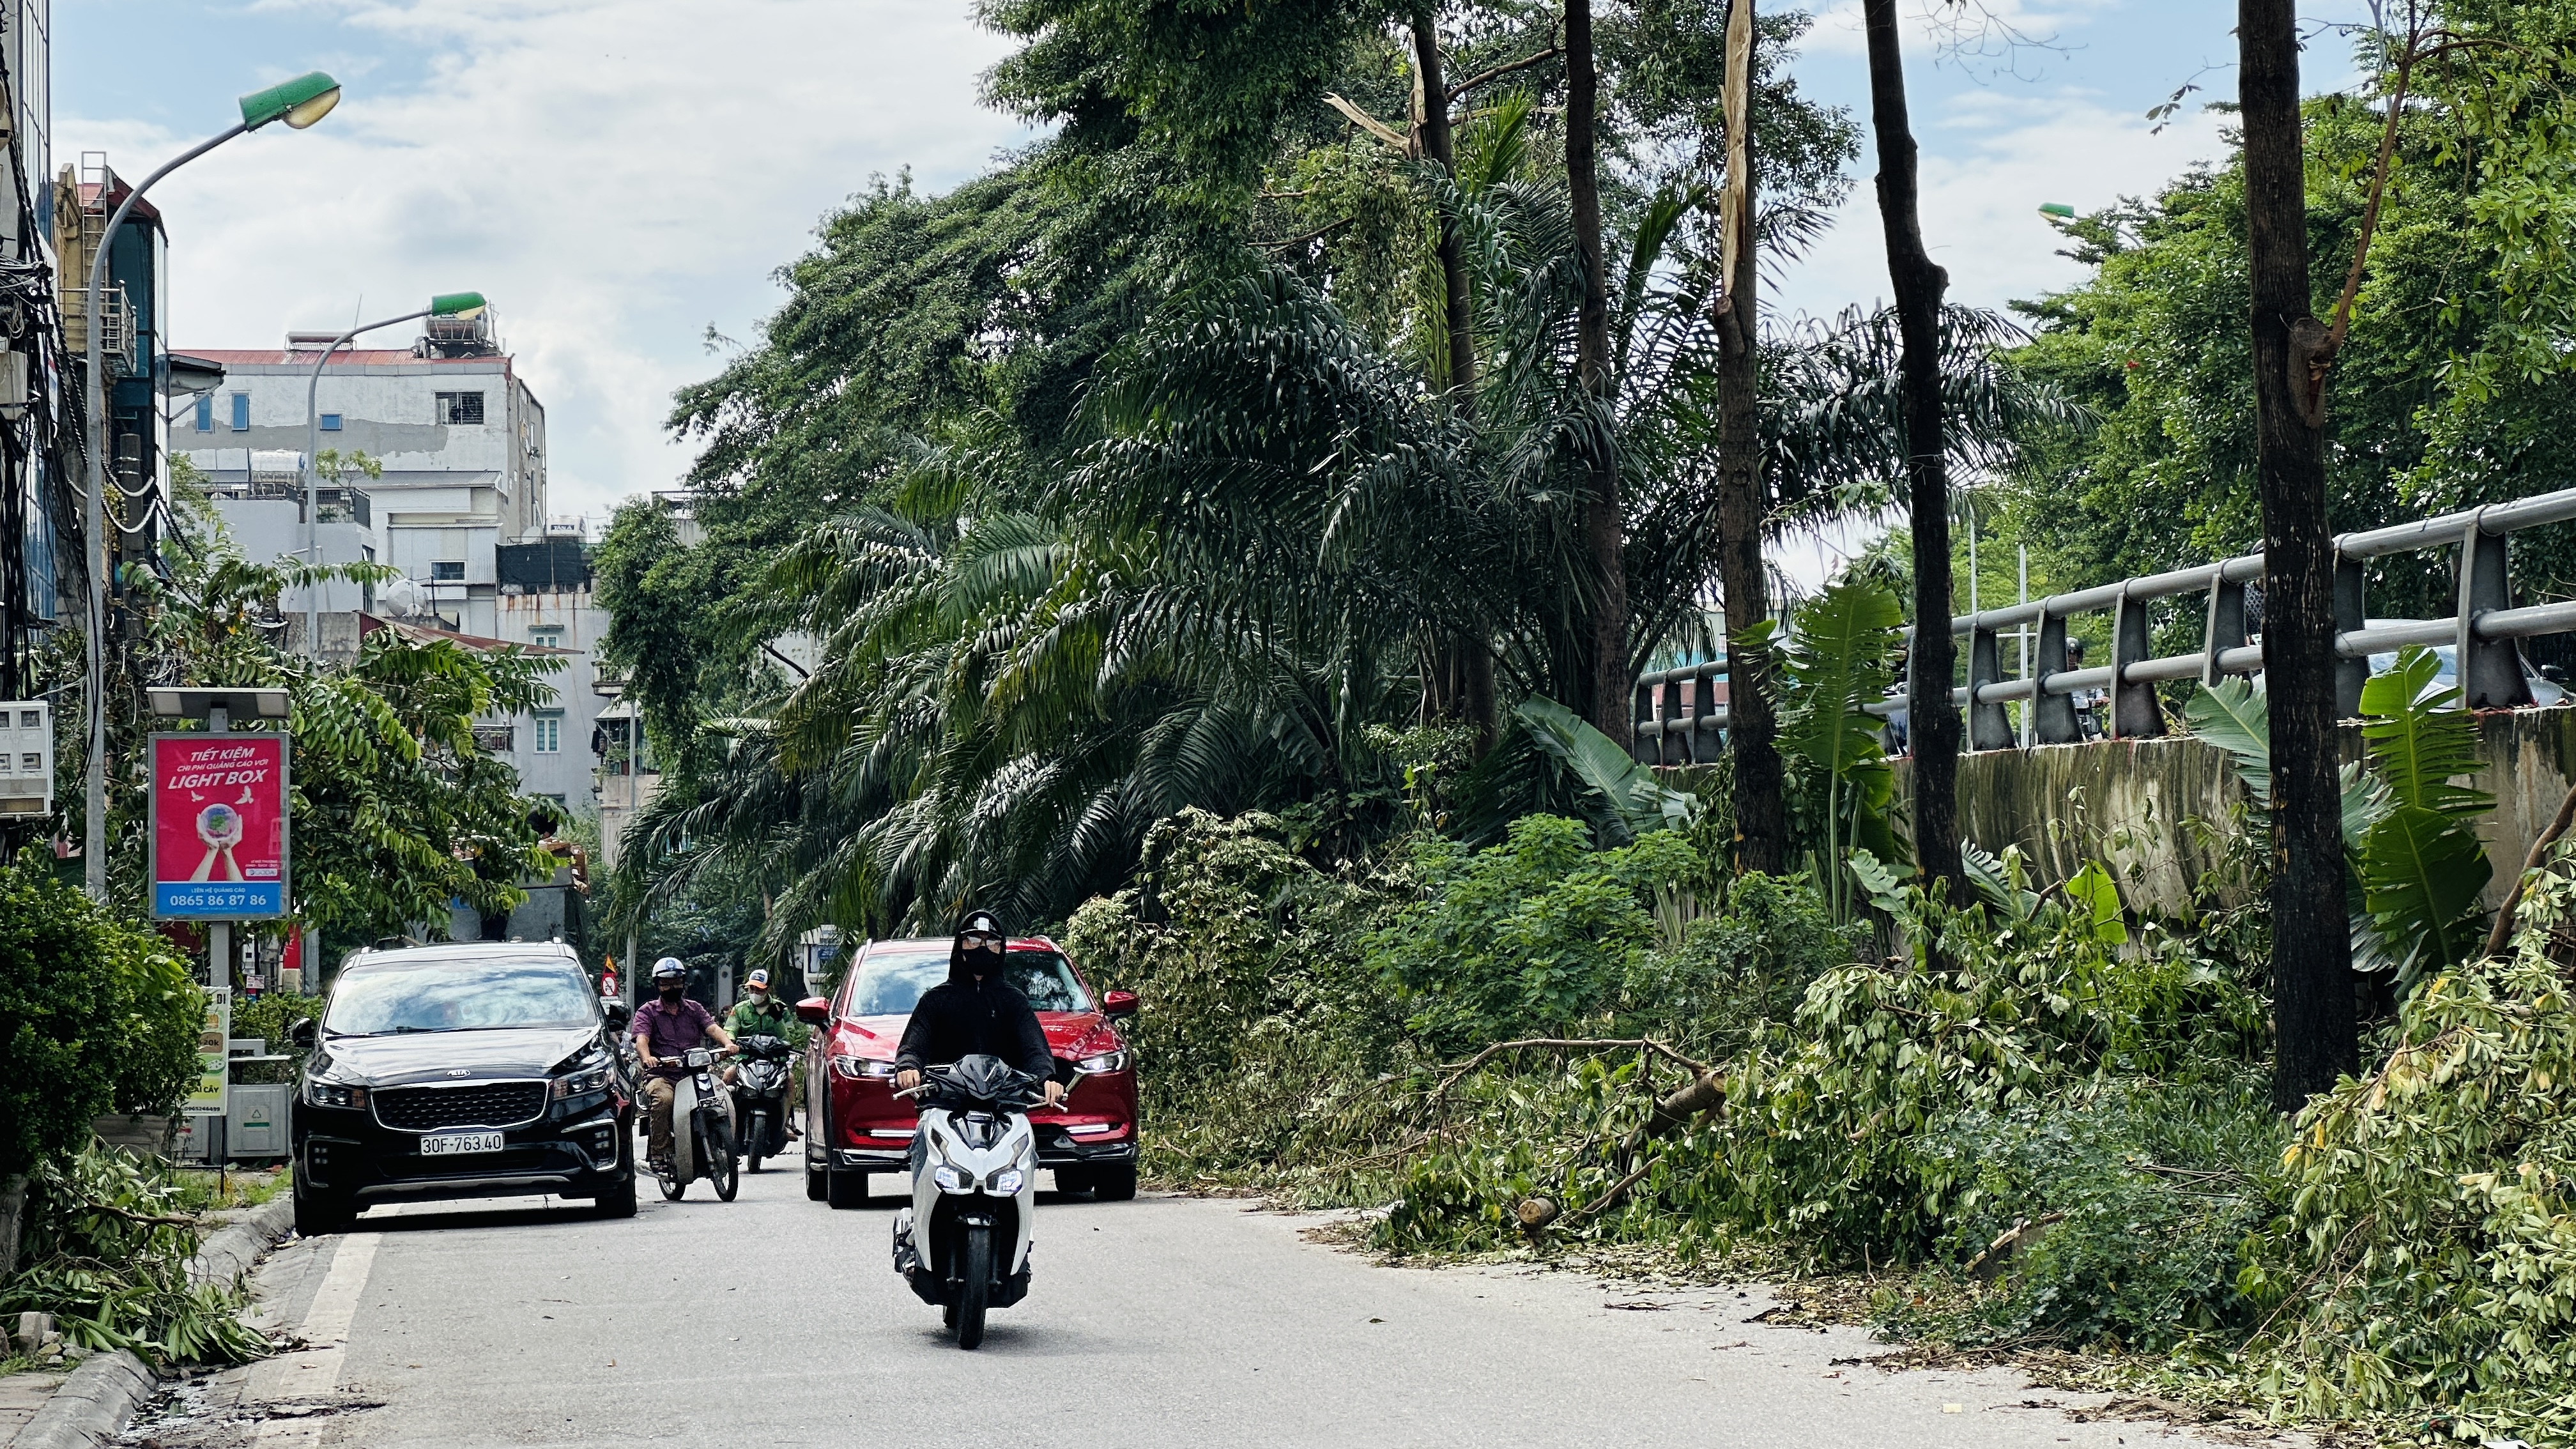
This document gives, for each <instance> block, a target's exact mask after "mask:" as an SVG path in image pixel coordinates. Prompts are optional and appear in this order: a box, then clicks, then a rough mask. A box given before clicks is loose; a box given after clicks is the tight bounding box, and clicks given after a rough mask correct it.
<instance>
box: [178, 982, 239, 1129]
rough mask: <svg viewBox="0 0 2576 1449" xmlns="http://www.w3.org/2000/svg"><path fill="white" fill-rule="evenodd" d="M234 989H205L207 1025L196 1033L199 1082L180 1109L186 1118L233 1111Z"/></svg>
mask: <svg viewBox="0 0 2576 1449" xmlns="http://www.w3.org/2000/svg"><path fill="white" fill-rule="evenodd" d="M232 1034H233V992H232V988H231V987H229V986H215V987H210V988H208V989H207V991H206V1027H205V1030H204V1031H202V1032H200V1033H198V1036H197V1085H196V1086H194V1087H193V1088H190V1089H189V1092H188V1100H187V1101H186V1102H185V1103H184V1104H182V1105H181V1106H180V1108H179V1112H180V1115H182V1116H186V1117H221V1116H223V1115H224V1114H225V1113H226V1112H228V1111H230V1110H232V1081H233V1068H232V1049H231V1048H232V1042H231V1038H232Z"/></svg>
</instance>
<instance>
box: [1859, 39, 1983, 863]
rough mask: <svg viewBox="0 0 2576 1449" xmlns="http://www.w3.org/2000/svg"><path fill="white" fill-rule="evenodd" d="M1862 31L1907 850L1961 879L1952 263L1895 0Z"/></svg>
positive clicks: (1922, 861) (1924, 861) (1920, 859)
mask: <svg viewBox="0 0 2576 1449" xmlns="http://www.w3.org/2000/svg"><path fill="white" fill-rule="evenodd" d="M1861 13H1862V16H1863V17H1864V21H1865V24H1866V26H1867V28H1868V31H1869V99H1870V124H1871V129H1872V130H1873V131H1875V132H1876V133H1877V138H1878V214H1879V217H1880V219H1881V220H1882V221H1883V222H1884V223H1885V225H1886V230H1887V273H1888V279H1889V281H1890V282H1891V283H1892V284H1893V285H1894V287H1895V289H1896V320H1897V328H1898V331H1899V332H1900V333H1901V334H1902V335H1903V337H1904V342H1905V358H1904V363H1903V366H1902V376H1901V383H1902V390H1903V394H1904V405H1905V481H1906V493H1907V497H1908V503H1909V509H1910V512H1911V515H1912V519H1911V521H1912V523H1913V527H1914V650H1913V653H1912V655H1911V656H1910V658H1909V661H1908V664H1907V668H1906V680H1905V713H1906V733H1907V736H1908V738H1909V740H1910V741H1911V743H1912V745H1913V750H1914V852H1915V856H1916V858H1917V859H1918V860H1919V861H1920V862H1921V863H1922V870H1923V879H1924V881H1925V883H1926V884H1929V883H1931V882H1934V881H1942V880H1946V881H1949V882H1951V883H1952V895H1953V898H1956V896H1957V895H1958V893H1959V891H1960V890H1962V889H1964V888H1965V878H1964V876H1963V874H1962V872H1961V869H1960V865H1959V800H1958V789H1959V712H1958V710H1957V709H1956V708H1955V707H1953V706H1952V705H1951V703H1950V676H1951V674H1952V672H1953V671H1954V670H1955V668H1956V667H1957V660H1958V649H1957V646H1956V644H1955V643H1954V642H1953V641H1952V639H1951V637H1950V479H1949V470H1948V468H1947V466H1946V460H1945V458H1944V453H1945V450H1946V447H1947V442H1946V439H1945V438H1944V436H1943V422H1942V416H1941V294H1942V292H1943V291H1944V290H1945V289H1947V288H1948V286H1949V284H1950V277H1949V274H1948V273H1946V272H1944V271H1942V270H1941V269H1940V268H1939V267H1937V266H1934V265H1933V264H1932V257H1931V254H1930V253H1928V252H1926V251H1925V250H1924V249H1923V221H1922V217H1921V216H1920V214H1919V213H1918V212H1917V209H1916V184H1915V172H1914V131H1913V128H1912V125H1911V123H1909V122H1908V120H1907V119H1906V114H1905V62H1904V58H1903V57H1902V56H1901V55H1900V54H1899V53H1898V50H1897V34H1896V0H1863V4H1862V6H1861Z"/></svg>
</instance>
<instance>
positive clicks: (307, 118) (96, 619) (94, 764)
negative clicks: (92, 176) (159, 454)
mask: <svg viewBox="0 0 2576 1449" xmlns="http://www.w3.org/2000/svg"><path fill="white" fill-rule="evenodd" d="M338 104H340V83H339V82H338V81H335V80H333V79H331V78H330V77H329V76H327V75H324V74H323V73H322V72H320V71H318V70H317V71H313V72H310V73H308V74H305V75H300V76H297V77H296V78H295V79H293V80H291V81H285V82H282V83H280V84H278V85H273V86H270V87H269V88H268V89H266V90H262V91H253V92H251V93H250V94H249V95H246V96H244V97H242V98H241V123H240V124H239V125H236V126H233V127H231V128H230V129H228V130H226V131H224V132H222V133H221V134H219V135H216V136H214V137H211V138H209V139H208V140H205V141H202V142H200V143H198V144H197V145H196V146H195V147H194V148H192V149H190V150H189V151H187V152H185V153H184V154H182V155H180V156H179V157H178V158H177V159H175V160H172V161H169V162H166V163H164V164H163V165H162V167H161V169H160V170H158V171H155V172H153V173H152V174H151V175H149V176H146V177H144V178H143V184H142V185H140V186H137V187H135V188H133V189H132V190H130V191H128V192H126V193H125V200H124V201H123V202H121V203H119V204H118V206H117V208H116V213H115V214H114V215H113V216H110V217H109V218H108V219H107V228H106V230H104V231H102V232H100V233H99V242H98V250H97V251H96V252H93V253H92V254H91V255H90V259H89V288H88V290H87V291H86V292H85V293H84V294H83V302H82V310H81V331H82V332H84V333H86V334H87V337H86V339H85V340H86V341H87V343H88V346H87V347H86V348H85V349H84V356H83V359H82V360H83V362H84V363H85V364H86V367H85V369H84V371H83V372H82V373H81V393H82V398H83V403H84V406H83V407H82V409H81V411H82V412H83V413H85V414H86V415H87V416H86V417H85V418H84V419H83V421H84V422H85V423H86V424H87V425H88V431H89V497H88V498H87V499H86V500H84V504H83V508H82V522H83V524H84V528H83V532H82V534H81V541H82V547H83V549H84V550H85V551H86V553H87V559H88V573H89V668H88V670H87V677H86V680H85V683H86V684H87V692H88V695H89V700H88V706H89V770H88V780H87V785H88V789H87V791H86V793H85V797H84V801H83V803H84V806H85V808H86V811H87V818H86V819H85V820H84V821H82V830H81V857H82V859H81V865H82V878H83V883H84V884H85V885H86V886H87V887H88V889H89V893H90V895H91V896H93V897H94V898H96V899H99V900H105V899H107V561H108V558H109V556H110V555H111V554H112V552H113V550H111V549H109V548H108V546H107V388H106V381H107V379H106V378H105V377H104V376H103V375H102V374H103V372H104V359H103V358H102V357H101V356H100V348H99V342H100V338H101V328H100V327H99V325H98V324H99V318H98V306H99V293H100V291H101V289H102V286H103V284H104V283H105V281H106V277H107V255H108V253H109V252H110V251H111V250H113V249H114V247H115V243H116V229H117V228H118V227H121V226H123V225H125V218H126V215H127V214H128V213H130V212H132V211H133V210H134V204H135V203H136V202H138V201H141V200H142V199H143V193H145V192H147V191H150V190H151V189H152V186H153V183H154V182H157V181H159V180H160V179H161V178H162V177H164V176H167V175H169V174H170V173H171V172H173V171H176V170H178V169H179V168H180V167H182V166H185V165H187V164H188V163H189V162H191V161H194V160H196V159H197V158H198V157H200V156H203V155H205V154H206V153H207V152H209V151H212V150H213V149H215V148H216V147H217V146H220V145H222V144H224V143H225V142H226V141H229V140H231V139H232V138H233V137H235V136H238V135H241V134H242V133H243V132H245V131H256V130H258V129H259V128H260V127H262V126H265V125H268V124H269V123H270V122H272V121H284V122H285V123H286V125H287V129H289V130H294V131H301V130H303V129H304V128H305V127H307V126H310V125H312V124H313V123H314V122H316V121H318V120H321V119H322V118H323V117H324V116H327V115H329V114H331V108H332V107H333V106H336V105H338ZM99 201H100V203H101V204H102V205H103V204H105V203H106V201H107V197H106V194H105V193H104V192H102V193H101V194H100V196H99ZM123 526H124V525H122V524H119V525H118V527H120V528H122V527H123Z"/></svg>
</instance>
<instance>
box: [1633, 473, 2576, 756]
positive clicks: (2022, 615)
mask: <svg viewBox="0 0 2576 1449" xmlns="http://www.w3.org/2000/svg"><path fill="white" fill-rule="evenodd" d="M2569 520H2576V488H2567V489H2561V490H2559V491H2558V492H2555V493H2543V494H2540V495H2538V496H2537V497H2532V498H2522V499H2517V500H2515V501H2513V502H2511V503H2490V504H2485V505H2483V506H2480V507H2477V508H2470V509H2463V510H2461V511H2459V512H2456V513H2445V514H2442V515H2441V516H2439V517H2436V518H2427V519H2423V520H2420V521H2418V522H2415V523H2401V524H2395V525H2392V526H2390V527H2387V528H2377V529H2371V530H2369V531H2367V532H2363V533H2347V534H2342V535H2339V536H2338V537H2337V538H2336V539H2335V581H2334V615H2335V630H2336V633H2335V655H2336V659H2337V667H2336V670H2335V711H2336V713H2337V714H2338V715H2340V716H2342V717H2344V718H2347V719H2348V718H2351V717H2352V716H2354V715H2356V714H2359V713H2360V711H2361V686H2362V683H2363V681H2365V680H2367V679H2368V678H2369V677H2370V656H2371V655H2373V654H2384V653H2387V652H2389V651H2391V650H2395V649H2399V648H2402V647H2404V646H2406V645H2409V644H2424V645H2449V646H2451V648H2452V649H2453V650H2454V651H2456V658H2457V665H2456V668H2457V671H2458V684H2459V688H2460V690H2461V694H2462V703H2463V704H2465V705H2466V706H2467V707H2469V708H2472V709H2507V708H2512V707H2515V706H2518V705H2527V704H2529V703H2531V702H2532V698H2531V689H2530V685H2529V683H2528V681H2527V680H2526V678H2525V676H2524V672H2523V666H2522V660H2521V657H2520V655H2519V653H2518V652H2517V650H2516V649H2515V641H2516V640H2520V639H2530V638H2535V637H2538V636H2540V635H2544V634H2564V633H2569V632H2576V602H2567V603H2551V604H2535V605H2529V606H2523V607H2517V606H2516V605H2515V604H2514V602H2513V597H2512V589H2511V586H2510V584H2509V583H2508V581H2507V580H2508V575H2507V571H2506V565H2507V562H2508V540H2509V539H2510V538H2511V537H2512V535H2513V534H2515V533H2517V532H2519V531H2521V530H2523V529H2527V528H2537V527H2539V526H2541V525H2543V524H2549V523H2564V522H2567V521H2569ZM2439 548H2457V549H2458V550H2459V551H2460V553H2459V560H2458V570H2457V577H2458V588H2457V597H2458V601H2459V603H2458V607H2457V608H2456V609H2455V610H2454V611H2453V612H2452V613H2451V614H2450V615H2448V616H2446V617H2443V618H2439V619H2409V620H2403V621H2389V620H2381V621H2379V622H2378V623H2376V624H2371V623H2369V622H2367V615H2366V613H2365V611H2364V608H2363V598H2362V585H2363V578H2364V572H2363V565H2364V563H2365V562H2366V561H2368V560H2370V559H2374V558H2379V557H2381V556H2383V555H2387V554H2393V553H2409V552H2418V551H2422V550H2428V549H2439ZM2262 577H2263V555H2262V554H2260V553H2251V554H2245V555H2241V556H2239V557H2236V558H2230V559H2221V560H2219V561H2218V562H2216V563H2209V564H2201V565H2198V566H2196V567H2193V568H2187V569H2175V570H2173V571H2171V572H2169V573H2161V574H2150V575H2147V576H2145V577H2143V578H2134V579H2126V580H2123V581H2121V582H2119V583H2116V584H2103V585H2100V586H2098V587H2095V588H2090V589H2079V590H2077V591H2075V592H2074V593H2070V594H2057V595H2054V596H2052V597H2049V598H2045V599H2034V600H2032V601H2030V602H2029V603H2026V604H2014V605H2011V606H2009V607H2006V608H2000V609H1986V610H1982V611H1979V612H1976V613H1971V614H1962V615H1960V616H1958V617H1957V618H1954V619H1952V620H1951V621H1950V632H1951V633H1952V634H1954V635H1958V636H1961V637H1964V638H1965V639H1966V640H1967V641H1968V645H1967V648H1966V650H1965V651H1964V653H1965V655H1966V658H1967V674H1968V678H1967V683H1966V684H1964V685H1962V686H1959V687H1955V688H1953V689H1952V690H1951V691H1950V699H1951V702H1952V703H1954V704H1957V705H1959V706H1960V707H1962V708H1963V709H1964V710H1965V711H1966V712H1967V733H1966V739H1965V744H1966V747H1967V748H1969V749H1971V750H2000V749H2027V748H2029V747H2031V746H2032V745H2054V744H2073V743H2077V742H2079V741H2081V740H2082V739H2083V738H2084V732H2083V726H2082V723H2081V721H2080V720H2079V719H2078V718H2077V711H2076V699H2077V696H2079V695H2082V694H2086V693H2088V692H2091V691H2095V690H2101V691H2106V692H2107V696H2108V698H2107V701H2106V703H2107V705H2108V708H2107V709H2106V710H2105V712H2104V713H2105V718H2104V720H2103V724H2102V732H2103V734H2104V735H2105V736H2107V737H2109V738H2113V739H2145V738H2152V737H2154V736H2159V735H2162V734H2164V733H2166V728H2165V718H2164V709H2163V706H2162V705H2161V704H2160V703H2159V702H2158V701H2157V699H2156V686H2157V685H2159V684H2164V683H2168V682H2172V681H2175V680H2185V679H2193V680H2199V681H2200V682H2202V683H2204V684H2216V683H2217V682H2218V681H2219V680H2221V679H2223V678H2225V677H2227V676H2228V675H2231V674H2245V675H2251V674H2259V673H2261V672H2262V669H2263V648H2262V644H2261V640H2260V635H2259V633H2257V632H2256V631H2255V630H2254V628H2253V627H2252V625H2251V623H2250V622H2249V617H2248V611H2247V608H2246V603H2247V590H2248V588H2249V587H2251V586H2253V585H2256V584H2257V583H2259V582H2260V580H2261V579H2262ZM2185 594H2205V595H2206V596H2207V600H2206V603H2205V604H2204V606H2203V608H2204V620H2205V624H2204V628H2203V630H2202V633H2201V646H2200V648H2198V649H2196V650H2194V651H2192V652H2190V653H2188V654H2167V655H2158V654H2156V653H2155V652H2154V646H2153V639H2154V633H2153V630H2152V629H2151V627H2150V625H2149V620H2148V612H2149V606H2150V605H2152V604H2154V603H2155V602H2156V601H2158V600H2161V599H2168V598H2173V597H2176V596H2179V595H2185ZM2097 613H2107V614H2109V615H2110V616H2111V631H2110V632H2111V658H2110V662H2108V663H2107V664H2100V665H2094V666H2091V667H2088V668H2082V669H2070V668H2065V667H2062V665H2063V664H2064V662H2065V661H2066V659H2067V647H2066V646H2067V629H2066V626H2067V621H2068V620H2070V619H2073V618H2076V617H2078V616H2081V615H2086V614H2097ZM2024 628H2029V629H2032V630H2034V631H2035V633H2036V635H2037V644H2036V646H2035V647H2034V648H2033V649H2032V650H2031V651H2030V655H2029V658H2030V661H2031V664H2030V668H2029V670H2028V672H2027V673H2026V674H2019V673H2018V672H2017V675H2016V676H2015V677H2008V676H2007V675H2006V674H2005V673H2004V659H2005V654H2006V651H2005V650H2004V649H2003V648H2002V647H2001V641H2002V640H2003V639H2005V638H2008V637H2010V631H2013V630H2018V629H2024ZM1913 633H1914V631H1913V630H1912V629H1911V628H1908V629H1907V630H1906V631H1905V634H1906V636H1907V638H1909V639H1911V638H1912V636H1913ZM2049 660H2057V661H2059V662H2060V664H2061V667H2059V668H2055V669H2051V668H2048V667H2046V666H2047V661H2049ZM1726 674H1727V666H1726V662H1725V661H1724V660H1717V661H1714V662H1711V663H1705V664H1692V665H1685V666H1683V667H1681V668H1677V669H1666V670H1658V671H1656V672H1654V673H1651V674H1644V675H1640V676H1639V677H1638V679H1637V687H1636V692H1635V704H1634V708H1633V709H1632V711H1631V719H1632V722H1633V725H1634V728H1635V731H1636V755H1637V759H1638V760H1639V761H1641V762H1643V763H1646V764H1665V765H1681V764H1691V763H1694V762H1702V761H1707V760H1711V759H1714V758H1716V756H1717V754H1718V752H1719V750H1720V749H1722V748H1723V746H1724V739H1725V736H1724V732H1725V729H1726V725H1727V708H1726V705H1725V704H1724V703H1723V702H1721V701H1719V700H1718V699H1717V698H1716V696H1717V694H1718V688H1717V682H1718V681H1719V680H1722V679H1724V678H1725V677H1726ZM2017 701H2020V702H2028V703H2027V707H2026V708H2025V709H2024V710H2023V718H2022V725H2021V728H2019V729H2018V730H2016V729H2015V728H2014V725H2013V721H2012V717H2011V715H2010V713H2009V712H2008V711H2007V709H2006V706H2007V705H2010V704H2012V703H2015V702H2017ZM1865 708H1866V709H1867V710H1868V712H1869V713H1871V714H1873V715H1877V716H1879V717H1881V718H1885V717H1887V716H1890V715H1893V714H1896V713H1899V712H1901V711H1902V710H1903V709H1904V702H1903V701H1902V700H1899V699H1888V700H1883V701H1878V702H1874V703H1872V704H1869V705H1867V706H1865Z"/></svg>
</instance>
